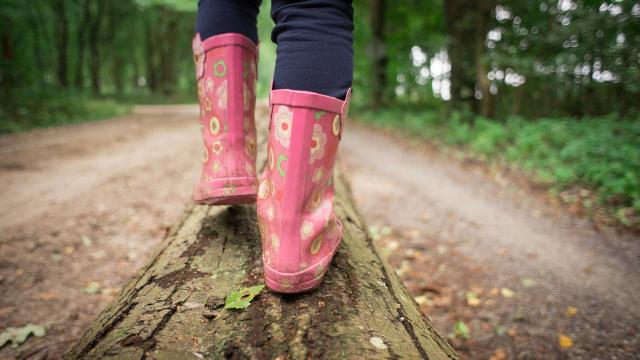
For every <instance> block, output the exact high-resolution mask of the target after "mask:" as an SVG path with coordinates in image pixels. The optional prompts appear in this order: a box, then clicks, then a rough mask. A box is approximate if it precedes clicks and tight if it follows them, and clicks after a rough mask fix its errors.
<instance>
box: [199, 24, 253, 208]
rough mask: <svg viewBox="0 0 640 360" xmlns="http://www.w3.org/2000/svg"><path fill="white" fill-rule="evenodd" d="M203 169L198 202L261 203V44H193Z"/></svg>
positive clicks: (239, 40) (228, 37) (221, 40)
mask: <svg viewBox="0 0 640 360" xmlns="http://www.w3.org/2000/svg"><path fill="white" fill-rule="evenodd" d="M193 53H194V60H195V62H196V78H197V80H198V99H199V102H200V130H201V132H202V139H203V141H204V164H203V166H202V175H201V177H200V182H199V184H198V185H197V186H196V188H195V191H194V194H193V200H194V201H195V202H197V203H199V204H209V205H221V204H244V203H252V202H254V201H255V199H256V189H257V180H256V167H255V164H256V126H255V121H254V110H255V101H256V95H255V94H256V91H255V89H256V78H257V70H256V69H257V53H258V49H257V47H256V45H255V44H254V43H253V42H252V41H251V40H250V39H248V38H246V37H245V36H243V35H240V34H231V33H230V34H222V35H217V36H213V37H210V38H208V39H206V40H205V41H201V39H200V34H197V35H196V36H195V38H194V39H193Z"/></svg>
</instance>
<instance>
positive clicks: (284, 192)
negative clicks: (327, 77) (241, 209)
mask: <svg viewBox="0 0 640 360" xmlns="http://www.w3.org/2000/svg"><path fill="white" fill-rule="evenodd" d="M348 102H349V95H347V99H346V100H345V101H342V100H339V99H336V98H333V97H329V96H325V95H320V94H316V93H312V92H305V91H292V90H272V91H271V97H270V106H271V122H270V131H269V142H268V149H267V165H266V167H265V170H264V172H263V174H262V176H261V180H260V186H259V189H258V200H257V204H258V206H257V207H258V221H259V226H260V233H261V236H262V250H263V252H262V255H263V262H264V272H265V273H264V276H265V283H266V285H267V286H268V287H269V288H270V289H271V290H273V291H276V292H281V293H299V292H304V291H308V290H311V289H313V288H315V287H316V286H318V285H319V284H320V282H321V280H322V277H323V276H324V274H325V272H326V271H327V267H328V266H329V264H330V263H331V259H332V258H333V255H334V254H335V251H336V249H337V247H338V244H339V243H340V240H341V239H342V224H341V223H340V221H339V220H338V218H337V217H336V215H335V213H334V211H333V166H334V163H335V160H336V153H337V151H338V144H339V142H340V138H341V135H342V127H343V123H344V120H345V116H346V110H347V104H348Z"/></svg>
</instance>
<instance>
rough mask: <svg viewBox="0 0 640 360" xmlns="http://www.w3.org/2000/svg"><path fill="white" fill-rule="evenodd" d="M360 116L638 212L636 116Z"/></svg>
mask: <svg viewBox="0 0 640 360" xmlns="http://www.w3.org/2000/svg"><path fill="white" fill-rule="evenodd" d="M361 118H362V119H363V120H365V121H367V122H371V123H375V124H378V125H381V126H386V127H397V128H402V129H406V130H409V131H410V132H411V133H414V134H418V135H420V136H423V137H426V138H430V139H435V140H438V141H441V142H442V143H444V144H445V145H454V146H462V147H464V148H465V149H467V150H468V151H470V152H471V153H473V154H475V155H476V156H480V157H483V158H485V159H488V160H498V159H500V160H506V161H508V162H510V163H513V164H516V165H517V166H518V167H520V168H521V169H523V170H525V171H527V172H528V173H530V174H532V176H533V179H534V180H535V181H537V182H541V183H544V184H547V185H549V186H550V187H551V188H552V189H554V190H564V189H567V188H569V187H573V186H578V187H583V188H591V189H594V190H596V193H597V195H598V200H599V201H600V202H601V203H602V204H604V205H605V206H607V207H608V208H610V209H613V210H617V212H618V213H620V210H625V211H632V212H635V213H636V214H640V117H638V118H625V119H621V118H618V117H617V116H615V115H610V116H604V117H596V118H583V119H574V118H541V119H537V120H529V121H528V120H525V119H522V118H518V117H512V118H508V119H506V120H505V121H499V120H490V119H485V118H482V117H477V118H475V119H474V121H473V122H471V121H469V120H468V119H469V114H461V113H454V114H453V115H452V116H450V117H449V118H448V119H446V118H444V117H442V116H439V115H438V114H437V113H435V112H424V111H415V110H413V111H407V109H399V108H398V109H388V110H383V111H378V112H365V113H363V114H362V116H361ZM621 220H623V222H624V219H621Z"/></svg>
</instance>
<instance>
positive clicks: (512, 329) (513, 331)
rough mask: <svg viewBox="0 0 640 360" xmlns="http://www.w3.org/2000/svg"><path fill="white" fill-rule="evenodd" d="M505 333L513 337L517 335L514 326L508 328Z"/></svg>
mask: <svg viewBox="0 0 640 360" xmlns="http://www.w3.org/2000/svg"><path fill="white" fill-rule="evenodd" d="M507 335H509V336H511V337H515V336H516V335H518V330H516V328H514V327H512V328H511V329H509V330H508V331H507Z"/></svg>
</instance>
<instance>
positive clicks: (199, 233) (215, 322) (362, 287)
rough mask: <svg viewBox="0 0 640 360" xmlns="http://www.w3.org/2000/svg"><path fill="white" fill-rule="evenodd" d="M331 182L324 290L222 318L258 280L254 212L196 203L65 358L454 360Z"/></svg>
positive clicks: (341, 189) (345, 193)
mask: <svg viewBox="0 0 640 360" xmlns="http://www.w3.org/2000/svg"><path fill="white" fill-rule="evenodd" d="M261 138H264V136H261ZM264 157H265V155H264V154H261V159H264ZM335 186H336V195H335V200H336V207H335V209H336V211H337V214H338V216H339V217H340V219H341V220H342V223H343V225H344V237H343V240H342V243H341V245H340V248H339V250H338V252H337V254H336V257H335V259H334V261H333V264H332V266H331V268H330V270H329V271H328V273H327V275H326V278H325V279H324V282H323V284H322V285H321V286H320V287H319V288H318V289H316V290H314V291H312V292H309V293H306V294H302V295H296V296H282V295H276V294H273V293H270V292H268V291H266V290H265V291H263V292H262V293H261V294H260V295H259V296H258V297H257V298H256V299H255V300H254V301H253V303H252V304H251V305H250V306H249V307H248V308H247V309H245V310H224V311H222V312H220V313H219V314H218V313H216V312H215V311H214V310H215V309H220V308H221V307H222V306H223V305H224V299H225V296H226V295H227V294H228V293H229V292H231V291H234V290H238V289H240V288H242V287H246V286H252V285H257V284H262V275H263V274H262V262H261V246H260V237H259V233H258V226H257V223H256V215H255V207H254V206H231V207H224V206H214V207H209V206H191V207H189V208H188V209H187V211H186V214H185V215H184V217H183V219H182V220H181V221H180V222H179V223H178V225H176V226H175V227H174V228H173V230H172V231H171V232H170V233H169V234H168V236H167V238H166V239H165V240H164V241H163V243H162V244H161V245H160V247H159V249H157V251H156V253H155V255H154V256H152V258H151V261H150V262H149V263H148V264H147V265H146V266H145V267H144V268H143V269H142V270H141V271H140V272H139V274H138V276H137V278H135V279H133V280H132V281H131V282H130V283H129V284H128V285H126V286H125V288H124V289H123V290H122V291H121V292H120V294H119V295H118V296H117V297H116V299H115V300H114V302H113V303H112V304H111V305H109V306H108V307H107V309H105V310H104V311H103V312H102V314H100V315H99V316H98V318H97V319H96V320H95V321H94V322H93V324H92V325H91V326H90V328H89V330H88V331H87V332H86V333H85V335H84V336H83V337H82V339H80V341H78V343H77V344H75V346H74V347H73V348H72V349H71V351H70V352H69V353H67V354H66V356H65V358H67V359H89V358H102V357H116V358H122V359H143V358H147V357H152V358H157V359H161V358H166V359H182V358H194V357H198V358H211V359H221V358H232V359H267V358H269V359H275V358H282V359H309V358H311V359H317V358H330V359H388V358H406V359H418V358H422V359H456V358H457V355H456V354H455V352H454V351H453V349H452V348H451V347H450V346H449V344H448V343H447V341H446V340H445V339H444V338H443V337H442V336H441V335H440V334H439V333H438V332H437V331H436V330H435V329H434V328H433V326H432V325H431V322H430V321H429V320H428V319H427V318H426V317H424V316H423V315H422V314H421V313H420V310H419V309H418V307H417V305H416V304H415V302H414V301H413V300H412V298H411V296H410V295H409V294H408V293H407V291H406V289H405V288H404V286H403V285H402V283H401V282H400V280H399V279H398V277H397V276H396V274H395V273H394V271H393V269H392V268H391V267H390V266H389V265H388V264H387V263H386V261H385V260H384V259H383V258H382V257H381V256H380V254H379V252H378V250H377V249H376V248H375V247H374V245H373V242H372V240H371V237H370V236H369V235H368V233H367V231H366V226H365V224H364V222H363V221H362V219H361V217H360V215H359V214H358V213H357V211H356V209H355V207H354V205H353V200H352V199H351V195H350V191H349V189H348V186H347V183H346V181H345V179H344V177H343V176H342V175H341V174H339V173H338V174H336V182H335Z"/></svg>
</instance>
